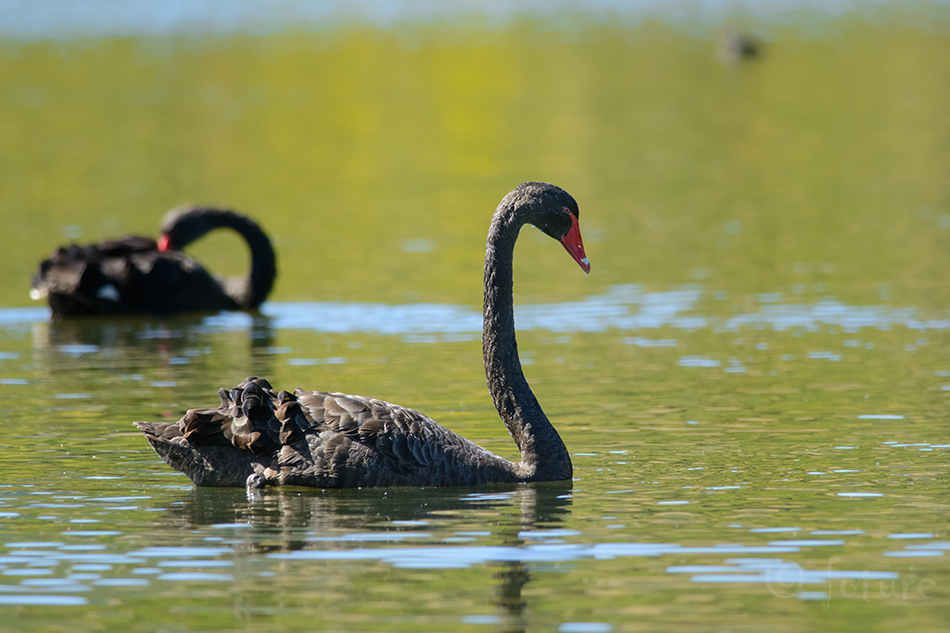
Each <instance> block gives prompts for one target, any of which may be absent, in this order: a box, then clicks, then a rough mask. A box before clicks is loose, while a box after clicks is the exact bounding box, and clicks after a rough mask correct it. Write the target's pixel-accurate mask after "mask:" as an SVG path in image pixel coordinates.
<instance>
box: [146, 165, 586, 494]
mask: <svg viewBox="0 0 950 633" xmlns="http://www.w3.org/2000/svg"><path fill="white" fill-rule="evenodd" d="M578 215H579V212H578V209H577V203H576V202H575V201H574V198H572V197H571V196H570V194H568V193H567V192H566V191H564V190H563V189H560V188H558V187H555V186H554V185H550V184H547V183H537V182H527V183H524V184H522V185H520V186H519V187H518V188H517V189H515V190H514V191H512V192H511V193H509V194H508V195H507V196H505V198H504V199H503V200H502V201H501V204H499V205H498V209H497V210H496V211H495V215H494V217H492V222H491V229H490V230H489V233H488V247H487V253H486V255H485V302H484V311H483V313H484V329H483V335H482V351H483V354H484V358H485V372H486V374H487V377H488V388H489V390H490V391H491V395H492V399H493V400H494V402H495V407H496V408H497V409H498V413H500V414H501V417H502V419H503V420H504V422H505V425H506V426H507V427H508V431H509V432H510V433H511V436H512V437H513V438H514V440H515V443H516V444H517V445H518V448H519V449H520V450H521V461H520V462H519V463H514V462H510V461H508V460H507V459H504V458H502V457H499V456H498V455H495V454H494V453H492V452H490V451H488V450H486V449H484V448H482V447H480V446H478V445H477V444H475V443H473V442H470V441H469V440H467V439H465V438H463V437H461V436H460V435H457V434H456V433H453V432H452V431H450V430H448V429H446V428H444V427H442V426H440V425H439V424H437V423H435V422H433V421H432V420H430V419H429V418H427V417H426V416H424V415H423V414H421V413H419V412H417V411H413V410H411V409H406V408H403V407H400V406H398V405H394V404H390V403H388V402H383V401H381V400H374V399H372V398H364V397H362V396H349V395H344V394H341V393H327V392H322V391H303V390H301V389H298V390H297V391H296V392H295V393H294V394H289V393H287V392H286V391H281V392H280V393H275V391H274V390H273V389H272V388H271V386H270V384H268V382H267V381H266V380H263V379H260V378H248V379H246V380H245V381H244V382H243V383H241V384H240V385H239V386H238V387H236V388H235V389H232V390H230V391H228V390H226V389H221V390H220V391H219V392H218V393H219V395H220V396H221V406H220V408H218V409H193V410H191V411H188V413H186V414H185V415H184V417H183V418H182V419H181V420H180V421H178V422H136V423H135V424H136V425H137V426H138V427H139V428H140V429H141V430H142V431H143V432H144V433H145V436H146V437H147V438H148V441H149V443H150V444H151V445H152V447H153V448H154V449H155V450H156V451H157V452H158V454H159V455H160V456H161V457H162V459H164V460H165V461H166V462H168V464H170V465H171V466H172V467H173V468H176V469H178V470H180V471H182V472H184V473H185V474H186V475H188V477H189V478H191V480H192V481H193V482H195V484H197V485H199V486H244V485H248V486H249V487H260V486H263V485H274V484H287V485H299V486H312V487H318V488H343V487H346V488H352V487H362V486H455V485H474V484H483V483H488V482H522V481H524V482H527V481H559V480H564V479H569V478H570V477H571V475H572V472H573V470H572V467H571V458H570V456H569V455H568V452H567V448H566V447H565V446H564V443H563V442H562V441H561V438H560V436H559V435H558V433H557V431H556V430H555V429H554V427H553V426H552V425H551V423H550V422H549V421H548V419H547V417H546V416H545V415H544V412H543V411H542V410H541V406H540V405H539V404H538V401H537V399H536V398H535V397H534V394H533V393H532V392H531V388H530V387H529V386H528V381H527V380H526V379H525V377H524V373H523V372H522V370H521V362H520V360H519V358H518V346H517V343H516V342H515V321H514V306H513V303H512V256H513V255H514V248H515V241H516V240H517V239H518V233H519V232H520V231H521V227H522V226H524V225H525V224H533V225H535V226H537V227H538V228H539V229H541V230H542V231H544V232H545V233H547V234H548V235H549V236H551V237H553V238H554V239H556V240H559V241H560V242H561V243H562V244H563V245H564V247H565V248H566V249H567V251H568V253H570V254H571V256H572V257H573V258H574V259H575V260H576V261H577V263H578V264H580V266H581V267H582V268H583V269H584V272H589V271H590V262H589V261H588V260H587V257H586V255H585V254H584V245H583V242H582V241H581V234H580V229H579V226H578V222H577V218H578Z"/></svg>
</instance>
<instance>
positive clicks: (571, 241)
mask: <svg viewBox="0 0 950 633" xmlns="http://www.w3.org/2000/svg"><path fill="white" fill-rule="evenodd" d="M568 215H570V216H571V230H570V231H568V232H567V235H565V236H564V237H563V238H561V244H563V245H564V248H565V249H567V252H568V253H570V255H571V257H573V258H574V261H575V262H577V263H578V264H579V265H580V267H581V268H583V269H584V273H585V274H587V273H589V272H590V260H589V259H587V253H585V252H584V240H582V239H581V226H580V224H578V223H577V216H575V215H574V214H573V213H570V212H568Z"/></svg>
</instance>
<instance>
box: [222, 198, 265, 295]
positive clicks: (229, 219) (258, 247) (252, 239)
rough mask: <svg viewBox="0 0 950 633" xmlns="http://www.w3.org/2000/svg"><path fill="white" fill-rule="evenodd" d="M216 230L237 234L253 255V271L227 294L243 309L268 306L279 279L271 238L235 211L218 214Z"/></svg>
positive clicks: (232, 284)
mask: <svg viewBox="0 0 950 633" xmlns="http://www.w3.org/2000/svg"><path fill="white" fill-rule="evenodd" d="M212 221H213V224H214V226H215V227H221V228H229V229H234V230H235V231H237V232H238V233H239V234H240V235H241V237H243V238H244V241H245V242H247V246H248V248H249V249H250V251H251V270H250V272H249V273H248V274H247V275H245V276H244V277H240V278H238V279H229V280H227V281H226V283H225V284H224V288H225V292H227V294H228V296H229V297H231V299H233V300H234V302H235V303H237V304H238V305H239V306H241V307H242V308H256V307H258V306H259V305H260V304H262V303H263V302H264V299H266V298H267V295H268V294H270V291H271V288H273V286H274V278H275V277H276V276H277V256H276V254H275V253H274V247H273V246H272V245H271V243H270V239H268V237H267V235H266V234H265V233H264V231H262V230H261V228H260V227H259V226H258V225H257V224H256V223H255V222H254V221H253V220H251V219H250V218H247V217H245V216H243V215H239V214H237V213H234V212H231V211H225V212H220V213H216V214H215V215H214V216H213V218H212Z"/></svg>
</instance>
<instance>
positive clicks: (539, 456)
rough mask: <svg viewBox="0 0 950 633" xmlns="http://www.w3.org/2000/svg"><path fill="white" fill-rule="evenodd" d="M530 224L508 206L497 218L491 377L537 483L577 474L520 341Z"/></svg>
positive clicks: (489, 256) (490, 261) (488, 265)
mask: <svg viewBox="0 0 950 633" xmlns="http://www.w3.org/2000/svg"><path fill="white" fill-rule="evenodd" d="M525 223H526V220H525V219H524V218H522V217H520V213H519V212H518V210H517V209H514V208H512V207H510V206H506V205H505V202H504V201H503V202H502V205H501V206H499V207H498V210H497V211H496V212H495V215H494V217H493V218H492V224H491V229H490V230H489V233H488V244H487V252H486V254H485V303H484V309H483V316H484V326H483V330H482V353H483V354H484V358H485V373H486V376H487V378H488V389H489V391H490V392H491V395H492V400H494V402H495V408H496V409H498V413H499V415H501V418H502V420H504V422H505V426H507V427H508V432H509V433H511V436H512V438H514V440H515V443H516V444H517V445H518V449H519V450H520V451H521V466H522V468H523V469H524V470H525V473H524V474H525V475H527V477H528V478H530V479H534V480H561V479H568V478H570V477H571V474H572V469H571V460H570V456H569V454H568V452H567V448H566V447H565V446H564V442H562V441H561V438H560V436H559V435H558V433H557V431H556V430H555V429H554V427H553V426H552V425H551V423H550V422H549V421H548V419H547V417H546V416H545V415H544V411H542V410H541V405H540V404H539V403H538V400H537V398H535V396H534V393H532V391H531V387H530V386H529V385H528V381H527V380H526V379H525V377H524V372H523V371H522V369H521V360H520V359H519V357H518V344H517V342H516V341H515V315H514V302H513V300H512V290H513V275H512V272H513V270H512V259H513V256H514V250H515V241H516V240H517V239H518V233H519V232H520V231H521V227H522V226H523V225H524V224H525Z"/></svg>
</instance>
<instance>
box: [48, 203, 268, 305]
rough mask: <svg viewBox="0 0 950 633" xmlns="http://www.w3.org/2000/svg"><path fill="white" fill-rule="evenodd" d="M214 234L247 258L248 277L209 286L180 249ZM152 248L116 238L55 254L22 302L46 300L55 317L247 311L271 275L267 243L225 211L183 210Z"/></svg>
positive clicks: (168, 219) (172, 214)
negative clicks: (234, 240) (229, 234)
mask: <svg viewBox="0 0 950 633" xmlns="http://www.w3.org/2000/svg"><path fill="white" fill-rule="evenodd" d="M217 228H230V229H233V230H235V231H237V232H238V233H239V234H240V235H241V236H242V237H243V238H244V240H245V241H246V242H247V245H248V247H249V248H250V251H251V271H250V273H249V274H248V275H246V276H245V277H241V278H236V279H216V278H215V277H213V276H212V275H211V273H209V272H208V271H207V270H205V269H204V268H203V267H202V266H201V264H199V263H198V262H196V261H195V260H193V259H191V258H190V257H188V256H187V255H185V254H183V253H181V252H180V249H182V248H184V247H185V246H187V245H189V244H191V243H192V242H194V241H196V240H198V239H200V238H201V237H203V236H204V235H206V234H207V233H208V232H209V231H212V230H213V229H217ZM161 233H162V235H161V238H160V239H159V241H158V242H156V241H155V240H153V239H151V238H149V237H135V236H130V237H124V238H122V239H118V240H106V241H103V242H99V243H98V244H91V245H89V246H78V245H76V244H72V245H70V246H67V247H63V248H59V249H57V251H56V252H55V253H53V255H52V256H51V257H50V258H49V259H47V260H45V261H43V263H41V264H40V269H39V271H38V272H37V273H36V275H35V276H34V277H33V289H32V290H31V291H30V296H31V297H33V298H34V299H42V298H44V297H45V298H46V300H47V302H48V303H49V306H50V308H51V309H52V311H53V314H54V315H56V316H79V315H93V314H152V315H169V314H177V313H181V312H209V311H217V310H252V309H254V308H257V307H258V306H259V305H260V304H261V303H263V301H264V299H265V298H267V295H268V293H270V291H271V288H272V287H273V285H274V278H275V277H276V276H277V258H276V256H275V254H274V249H273V247H272V246H271V243H270V240H269V239H268V238H267V235H266V234H265V233H264V231H262V230H261V228H260V227H259V226H258V225H257V224H256V223H255V222H254V221H253V220H251V219H250V218H248V217H246V216H243V215H241V214H239V213H235V212H234V211H231V210H228V209H215V208H209V207H197V206H184V207H179V208H177V209H172V210H171V211H169V212H168V213H167V214H166V215H165V217H164V219H163V220H162V228H161Z"/></svg>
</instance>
